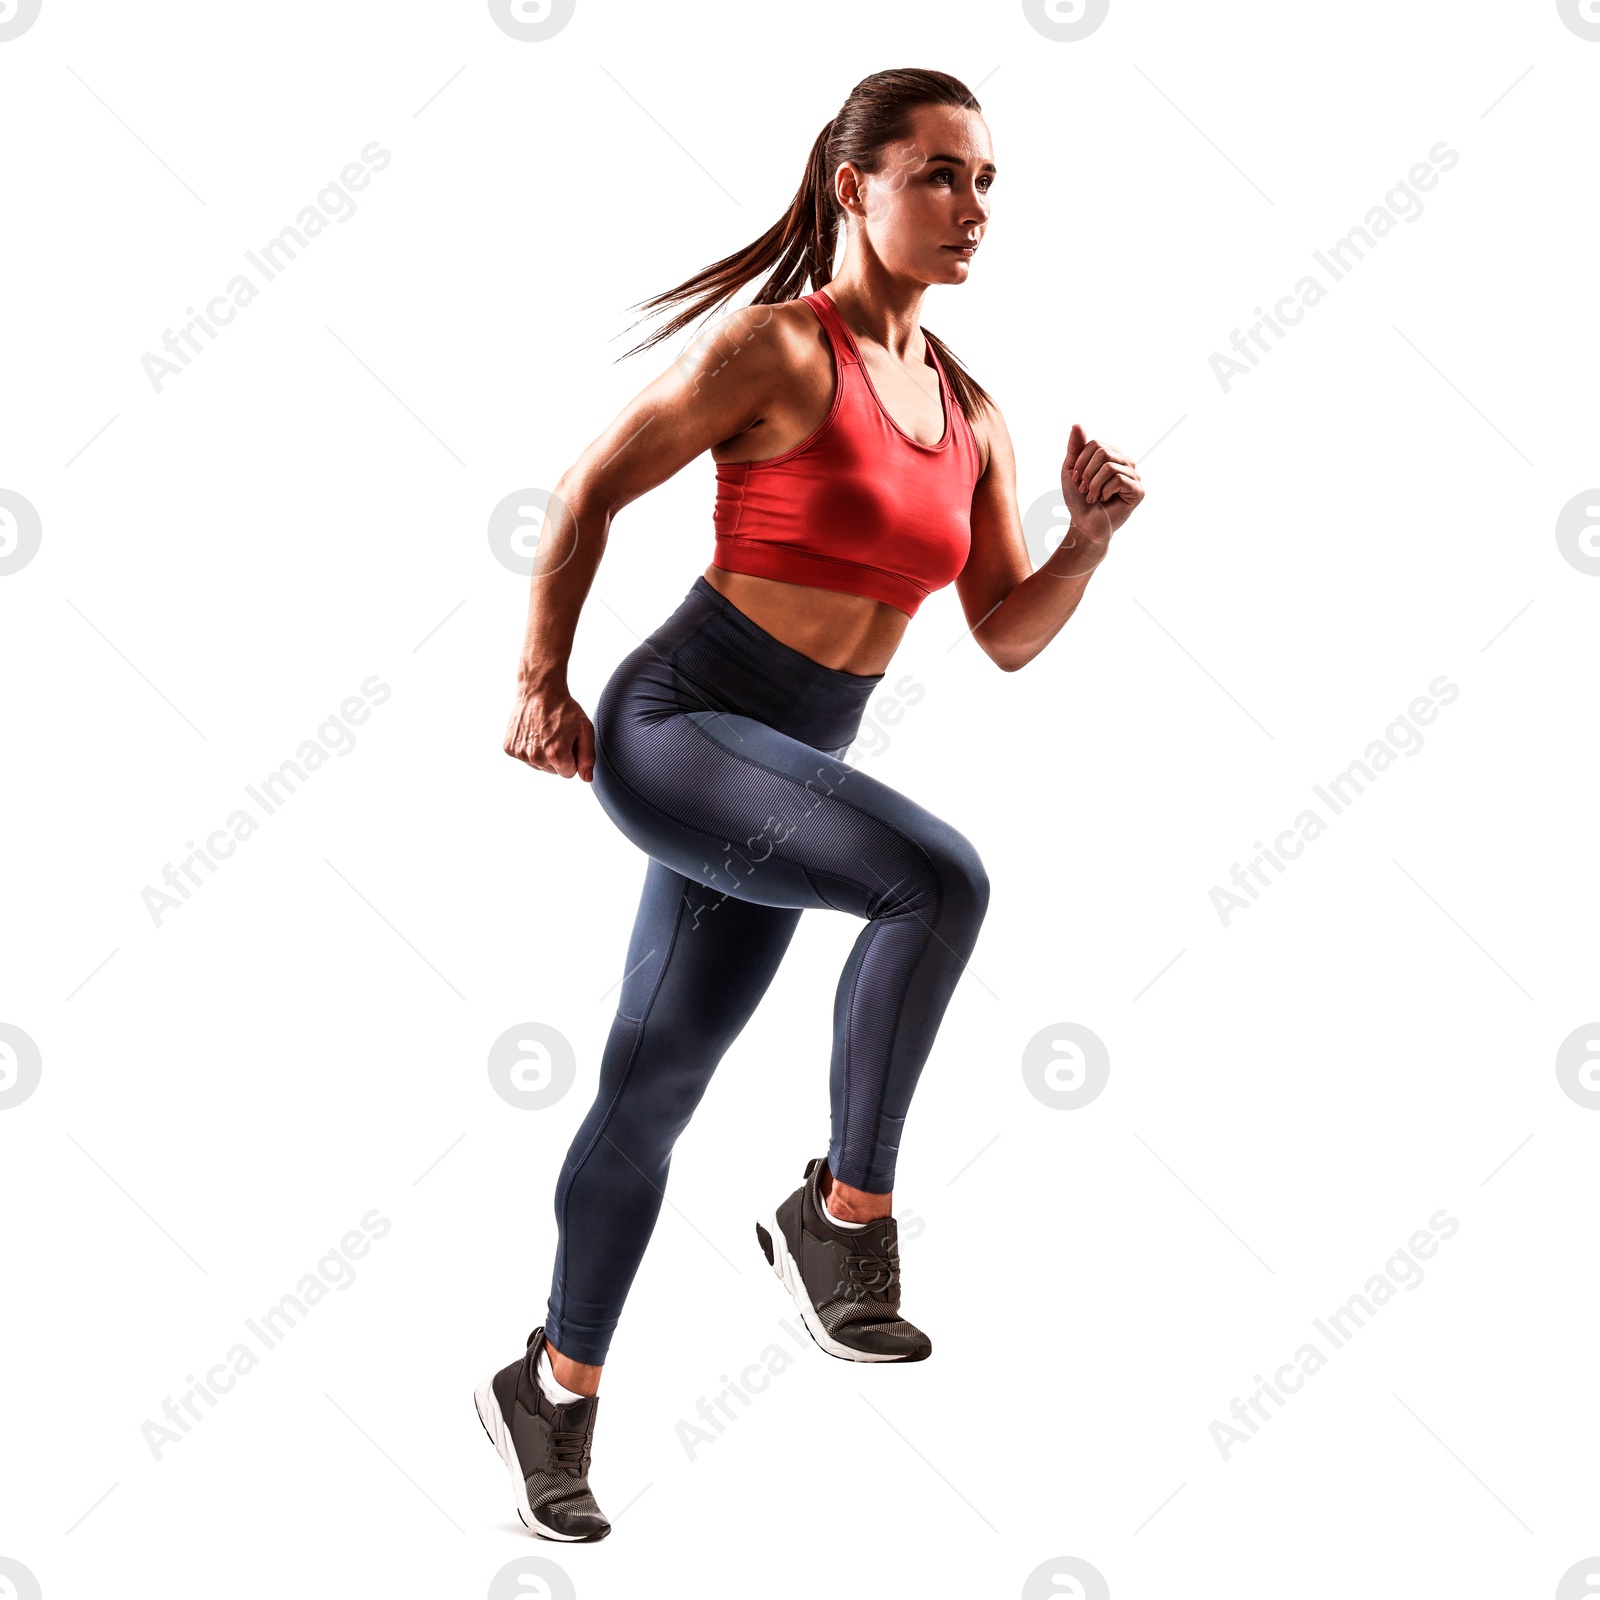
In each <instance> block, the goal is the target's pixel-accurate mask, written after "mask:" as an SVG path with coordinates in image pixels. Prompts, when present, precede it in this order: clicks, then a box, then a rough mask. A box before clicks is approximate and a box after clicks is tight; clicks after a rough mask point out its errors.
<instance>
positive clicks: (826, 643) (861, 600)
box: [705, 566, 911, 677]
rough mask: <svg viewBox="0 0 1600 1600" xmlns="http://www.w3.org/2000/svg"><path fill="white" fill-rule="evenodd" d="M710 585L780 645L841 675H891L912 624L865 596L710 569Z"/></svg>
mask: <svg viewBox="0 0 1600 1600" xmlns="http://www.w3.org/2000/svg"><path fill="white" fill-rule="evenodd" d="M705 580H706V582H707V583H709V584H710V585H711V587H712V588H713V589H715V590H716V591H717V593H718V594H720V595H722V596H723V597H724V598H725V599H726V600H728V601H730V602H731V603H732V604H733V605H735V606H737V607H738V608H739V610H741V611H742V612H744V614H745V615H746V616H747V617H749V619H750V620H751V621H752V622H753V623H755V625H756V626H757V627H758V628H765V629H766V631H767V632H768V633H770V634H771V635H772V636H773V638H775V639H776V640H778V642H779V643H780V644H786V645H788V647H789V648H790V649H791V650H798V651H799V652H800V654H801V655H803V656H810V657H811V659H812V660H813V661H816V662H819V663H820V664H821V665H822V666H825V667H832V668H833V669H834V670H835V671H836V672H853V673H855V674H856V675H857V676H860V677H875V676H876V675H877V674H878V673H880V672H886V671H887V670H888V667H889V662H890V660H891V659H892V658H893V656H894V653H895V651H896V650H897V649H898V648H899V647H900V640H901V637H902V635H903V634H904V633H905V631H906V625H907V624H908V623H909V622H910V621H911V618H910V617H908V616H907V615H906V614H905V612H903V611H902V610H900V608H899V607H898V606H891V605H889V604H887V603H886V602H884V601H882V600H869V599H868V598H867V597H866V596H865V595H859V594H842V593H840V592H839V591H837V590H834V589H817V588H814V587H813V586H812V585H810V584H807V583H782V582H779V581H778V580H777V579H776V578H757V577H755V576H753V575H752V574H750V573H746V572H729V571H727V570H726V569H725V568H722V567H718V566H709V567H707V568H706V570H705Z"/></svg>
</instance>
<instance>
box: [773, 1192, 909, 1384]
mask: <svg viewBox="0 0 1600 1600" xmlns="http://www.w3.org/2000/svg"><path fill="white" fill-rule="evenodd" d="M756 1241H757V1243H759V1244H760V1246H761V1253H762V1254H763V1255H764V1256H765V1257H766V1258H767V1264H768V1265H769V1266H770V1267H771V1268H772V1270H773V1271H774V1272H775V1273H777V1275H778V1282H779V1283H781V1284H782V1285H783V1286H784V1288H785V1289H787V1290H788V1291H789V1296H790V1298H791V1299H792V1300H793V1301H794V1303H795V1304H796V1305H797V1306H799V1308H800V1320H801V1321H802V1322H804V1323H805V1325H806V1332H807V1333H809V1334H810V1335H811V1340H812V1343H813V1344H815V1345H816V1347H817V1348H818V1349H819V1350H821V1351H822V1352H823V1353H824V1354H825V1355H830V1356H837V1357H838V1358H839V1360H841V1361H900V1362H903V1361H904V1360H905V1359H906V1358H905V1357H904V1356H881V1355H870V1354H868V1353H867V1352H866V1351H864V1350H852V1349H851V1348H850V1346H849V1345H847V1344H840V1343H839V1341H838V1340H837V1339H835V1338H834V1337H833V1335H832V1334H830V1333H829V1332H828V1330H827V1329H826V1328H825V1327H823V1325H822V1318H821V1317H819V1316H818V1315H817V1308H816V1307H815V1306H814V1305H812V1303H811V1296H810V1295H808V1294H807V1293H806V1286H805V1280H804V1279H803V1278H801V1276H800V1267H799V1264H798V1263H797V1262H796V1261H795V1259H794V1257H793V1256H792V1255H790V1254H789V1247H788V1244H787V1243H786V1242H785V1240H784V1236H783V1229H782V1228H780V1227H779V1226H778V1213H777V1211H776V1210H773V1211H769V1212H768V1213H767V1214H766V1216H764V1217H763V1218H762V1219H761V1220H760V1221H759V1222H757V1223H756Z"/></svg>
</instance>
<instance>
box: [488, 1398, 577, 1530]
mask: <svg viewBox="0 0 1600 1600" xmlns="http://www.w3.org/2000/svg"><path fill="white" fill-rule="evenodd" d="M472 1403H473V1405H474V1406H476V1407H477V1411H478V1421H479V1422H481V1423H482V1424H483V1431H484V1432H485V1433H486V1434H488V1435H489V1443H490V1444H492V1445H493V1446H494V1447H495V1449H496V1450H498V1451H499V1452H500V1459H501V1460H502V1461H503V1462H505V1464H506V1471H507V1472H509V1473H510V1474H511V1481H512V1483H514V1484H515V1485H516V1491H517V1516H518V1517H519V1518H520V1519H521V1521H522V1525H523V1527H525V1528H529V1529H531V1530H532V1531H533V1533H534V1535H535V1536H536V1537H538V1538H540V1539H559V1540H562V1541H563V1542H565V1543H568V1544H571V1543H576V1542H579V1541H580V1539H581V1536H580V1535H578V1534H572V1533H557V1532H556V1530H555V1529H554V1528H547V1527H546V1526H545V1525H544V1524H543V1523H542V1522H540V1521H539V1519H538V1518H537V1517H535V1516H534V1514H533V1507H532V1506H531V1505H529V1504H528V1480H527V1479H526V1478H524V1477H523V1476H522V1467H521V1464H520V1463H519V1462H518V1461H517V1447H516V1445H515V1444H513V1443H512V1441H511V1430H510V1429H509V1428H508V1427H507V1426H506V1419H505V1418H504V1417H503V1416H501V1414H500V1402H499V1401H498V1400H496V1399H495V1397H494V1374H493V1373H492V1372H491V1373H490V1374H489V1376H488V1377H487V1378H485V1379H484V1380H483V1382H482V1383H480V1384H479V1385H478V1387H477V1388H476V1389H475V1390H473V1393H472Z"/></svg>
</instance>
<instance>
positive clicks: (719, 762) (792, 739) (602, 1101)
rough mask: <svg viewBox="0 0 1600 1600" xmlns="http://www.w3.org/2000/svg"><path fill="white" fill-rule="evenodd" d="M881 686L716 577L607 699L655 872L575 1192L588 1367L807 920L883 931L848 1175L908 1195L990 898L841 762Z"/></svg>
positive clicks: (564, 1313) (856, 982)
mask: <svg viewBox="0 0 1600 1600" xmlns="http://www.w3.org/2000/svg"><path fill="white" fill-rule="evenodd" d="M882 680H883V674H882V673H878V674H876V675H874V676H865V675H862V674H859V673H852V672H840V671H837V670H836V669H834V668H832V667H825V666H823V665H821V663H819V662H816V661H813V660H812V659H811V658H810V657H809V656H806V655H802V654H801V653H800V652H799V651H797V650H792V649H790V648H789V646H788V645H786V644H783V643H782V642H781V641H779V640H778V639H775V638H774V637H773V636H772V635H771V634H770V633H768V632H767V631H766V630H765V629H764V628H761V627H758V626H757V625H756V623H754V622H753V621H752V620H751V619H750V618H749V617H747V616H746V615H745V614H744V613H743V612H742V611H740V610H739V609H738V608H737V607H736V606H734V605H733V604H732V603H731V602H730V601H728V600H726V599H725V598H724V597H723V596H722V595H720V594H719V593H718V592H717V591H716V590H715V589H713V588H712V587H711V585H710V584H709V583H707V582H706V580H705V579H704V578H703V577H701V578H696V579H695V582H694V586H693V588H692V589H690V591H689V593H688V595H687V596H686V597H685V598H684V601H683V603H682V605H680V606H679V607H678V609H677V610H676V611H675V612H674V613H673V614H672V616H671V617H669V618H668V619H667V621H666V622H664V623H663V624H662V625H661V626H660V627H659V628H657V629H656V631H655V632H654V633H653V634H651V635H650V637H649V638H648V639H647V640H646V641H645V642H644V643H643V644H641V645H640V646H639V647H638V648H637V649H636V650H634V651H632V652H631V653H630V654H629V655H628V656H626V657H625V658H624V659H623V661H622V662H621V664H620V665H619V666H618V667H617V669H616V671H615V672H614V673H613V674H612V676H611V678H610V681H609V682H608V683H607V684H606V687H605V690H604V691H603V693H602V694H601V696H600V700H599V702H598V704H597V706H596V708H595V716H594V729H595V765H594V784H593V789H594V793H595V795H596V796H597V798H598V799H599V801H600V804H601V805H602V806H603V807H604V808H605V811H606V813H607V815H608V816H610V818H611V819H612V821H614V822H615V823H616V825H617V826H618V827H619V828H620V829H621V830H622V832H623V833H624V834H626V835H627V837H628V838H629V839H631V840H632V841H633V842H634V843H635V844H636V845H638V847H639V848H640V849H641V850H643V851H644V852H645V854H646V855H647V856H649V858H650V860H649V862H648V863H647V866H646V870H645V880H644V894H643V896H642V898H641V900H640V903H639V911H638V917H637V919H636V921H635V922H634V926H633V934H632V938H631V940H630V942H629V945H628V953H627V960H626V962H625V964H624V967H623V971H624V974H625V976H624V978H623V982H622V990H621V998H620V1000H619V1003H618V1006H617V1013H616V1017H615V1019H614V1020H613V1022H612V1026H611V1033H610V1036H609V1038H608V1040H607V1043H606V1047H605V1052H604V1055H603V1056H602V1059H601V1063H600V1086H599V1092H598V1093H597V1094H596V1096H595V1100H594V1104H593V1105H592V1106H591V1107H590V1108H589V1113H588V1115H587V1116H586V1117H585V1118H584V1120H583V1123H582V1125H581V1126H580V1127H579V1129H578V1132H577V1135H576V1137H575V1138H574V1139H573V1141H572V1146H571V1148H570V1149H569V1150H568V1152H567V1157H566V1161H565V1163H564V1164H563V1166H562V1168H561V1176H560V1179H559V1180H558V1182H557V1185H556V1195H555V1211H556V1226H557V1229H558V1238H557V1245H556V1259H555V1271H554V1274H553V1278H552V1283H551V1289H550V1302H549V1310H548V1314H547V1317H546V1322H545V1331H546V1335H547V1337H548V1338H549V1340H550V1342H551V1343H552V1344H553V1345H554V1346H555V1347H556V1348H557V1349H558V1350H559V1351H560V1352H561V1353H562V1354H563V1355H565V1356H568V1357H570V1358H571V1359H572V1360H574V1361H582V1362H588V1363H593V1364H599V1363H602V1362H603V1361H604V1360H605V1356H606V1351H607V1349H608V1347H609V1346H610V1343H611V1336H612V1334H613V1332H614V1331H615V1329H616V1325H617V1320H618V1318H619V1317H620V1315H621V1312H622V1305H623V1301H624V1300H625V1299H626V1297H627V1293H628V1290H629V1288H630V1287H631V1286H632V1283H633V1279H634V1274H635V1273H636V1272H637V1271H638V1268H639V1263H640V1261H641V1260H642V1259H643V1257H644V1251H645V1246H646V1244H647V1243H648V1242H649V1238H650V1234H651V1231H652V1230H653V1228H654V1227H655V1222H656V1217H657V1215H658V1214H659V1212H660V1209H661V1202H662V1199H663V1192H664V1189H665V1186H666V1181H667V1168H668V1166H669V1164H670V1161H671V1156H672V1147H673V1145H674V1143H675V1142H676V1140H677V1138H678V1135H679V1134H680V1133H682V1132H683V1130H684V1128H685V1127H687V1126H688V1123H689V1118H690V1117H691V1116H693V1114H694V1109H695V1107H696V1106H697V1105H698V1104H699V1103H700V1098H701V1096H702V1095H703V1094H704V1093H705V1089H706V1085H707V1084H708V1083H709V1082H710V1079H711V1074H712V1072H713V1071H715V1069H716V1066H717V1063H718V1062H719V1061H720V1060H721V1059H722V1056H723V1054H724V1053H725V1052H726V1050H727V1049H728V1047H729V1045H731V1044H732V1043H733V1041H734V1040H735V1039H736V1038H737V1037H738V1035H739V1032H740V1030H741V1029H742V1028H743V1027H744V1025H745V1023H747V1022H748V1021H749V1020H750V1017H751V1015H752V1013H753V1012H754V1011H755V1008H756V1006H757V1004H758V1003H759V1002H760V999H761V997H762V995H763V994H764V993H765V992H766V990H767V986H768V985H769V984H770V983H771V981H772V978H773V975H774V974H775V973H776V971H777V969H778V964H779V962H780V961H781V960H782V959H783V953H784V951H785V950H786V949H787V948H788V945H789V941H790V939H791V938H792V937H793V935H794V930H795V927H796V925H797V924H798V923H799V920H800V913H801V912H802V911H803V910H806V909H808V908H810V909H816V910H824V911H845V912H849V913H850V914H851V915H852V916H857V917H860V918H862V919H863V921H864V925H863V927H862V929H861V933H860V936H859V937H858V938H857V939H856V942H855V946H854V948H853V949H852V950H851V952H850V956H849V959H848V960H847V961H846V962H845V966H844V972H843V973H842V975H841V976H840V979H839V987H838V992H837V995H836V998H835V1000H834V1009H833V1057H832V1065H831V1069H830V1074H829V1080H828V1081H829V1091H830V1096H831V1101H832V1118H833V1120H832V1138H831V1142H830V1143H829V1146H828V1167H829V1170H830V1171H831V1172H832V1173H833V1174H834V1176H835V1177H836V1178H838V1179H839V1181H840V1182H842V1183H847V1184H850V1185H852V1186H853V1187H855V1188H858V1189H866V1190H869V1191H871V1192H873V1193H879V1194H881V1193H883V1192H885V1191H887V1190H889V1189H892V1188H893V1187H894V1170H895V1157H896V1155H897V1153H898V1150H899V1144H900V1131H901V1126H902V1124H903V1123H904V1121H905V1116H906V1111H907V1108H908V1107H909V1105H910V1102H911V1094H912V1091H913V1090H914V1089H915V1087H916V1083H917V1078H918V1076H919V1074H920V1073H921V1071H922V1066H923V1063H924V1062H925V1061H926V1060H927V1057H928V1053H929V1051H930V1050H931V1049H932V1046H933V1040H934V1035H935V1034H936V1032H937V1031H938V1027H939V1023H940V1021H941V1020H942V1018H943V1016H944V1012H945V1007H946V1005H947V1004H948V1002H949V1000H950V995H951V992H952V991H953V990H954V988H955V986H956V982H957V980H958V979H959V978H960V976H961V972H962V969H963V968H964V966H965V965H966V961H967V958H968V956H969V955H970V954H971V953H972V948H973V945H974V944H975V943H976V941H977V937H978V929H979V927H980V925H981V924H982V922H983V916H984V912H985V910H986V909H987V906H988V902H989V880H988V877H987V876H986V875H985V873H984V870H983V863H982V862H981V861H980V860H979V859H978V853H977V851H976V850H974V849H973V847H972V845H971V843H970V842H969V841H968V840H967V839H966V838H965V837H964V836H963V835H962V834H960V833H958V832H957V831H956V830H955V829H954V828H952V827H951V826H950V825H949V824H948V823H946V822H941V821H940V820H939V818H938V817H936V816H934V815H933V814H932V813H931V812H929V811H925V810H924V809H923V808H922V807H921V806H919V805H917V804H916V803H915V802H914V801H911V800H908V799H907V798H906V797H905V796H904V795H902V794H900V793H898V792H897V791H896V790H894V789H891V788H890V787H889V786H888V785H887V784H884V783H880V782H879V781H878V780H877V779H876V778H873V777H870V776H869V775H868V774H866V773H864V772H862V771H860V770H859V769H857V768H855V767H850V766H847V765H846V764H845V763H844V762H843V761H842V760H841V759H840V757H841V756H843V754H844V752H845V751H846V750H848V749H849V747H850V745H851V743H852V742H853V741H854V739H855V737H856V733H857V730H858V729H859V727H860V724H861V718H862V715H863V713H864V712H865V710H866V706H867V701H868V699H869V698H870V696H871V695H872V693H873V691H874V690H875V689H876V688H877V687H878V685H879V684H880V683H881V682H882Z"/></svg>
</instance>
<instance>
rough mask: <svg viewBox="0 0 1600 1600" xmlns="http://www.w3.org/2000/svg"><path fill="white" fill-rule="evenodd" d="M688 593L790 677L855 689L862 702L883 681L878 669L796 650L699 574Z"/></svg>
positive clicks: (845, 688)
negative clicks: (850, 668)
mask: <svg viewBox="0 0 1600 1600" xmlns="http://www.w3.org/2000/svg"><path fill="white" fill-rule="evenodd" d="M689 593H690V594H691V595H699V596H700V598H701V599H702V600H706V601H709V602H710V603H711V604H712V605H714V606H716V607H717V609H718V610H719V611H721V613H722V614H723V616H724V617H725V618H726V619H727V620H728V621H729V622H730V623H732V624H733V626H734V627H735V628H737V629H738V630H739V632H740V633H742V634H743V635H744V636H745V637H746V638H747V639H749V640H750V642H751V644H752V645H753V646H754V647H755V648H757V649H759V650H764V651H767V652H769V653H770V654H771V655H772V657H773V659H774V661H775V662H777V663H781V666H782V669H783V671H785V672H786V673H788V674H789V675H790V676H791V677H793V676H798V677H801V678H803V679H805V680H807V681H808V682H812V683H819V684H829V685H832V686H833V687H834V688H836V689H838V690H841V691H843V692H846V693H848V692H849V691H850V690H855V691H856V692H857V693H859V694H860V695H861V696H862V700H863V703H865V700H866V697H867V696H868V695H870V694H871V692H872V690H873V689H874V688H875V687H876V686H877V685H878V684H880V683H882V682H883V679H884V674H883V673H881V672H873V673H862V672H844V671H841V670H840V669H839V668H838V667H828V666H824V665H823V664H822V662H820V661H814V660H812V658H811V657H810V656H808V655H806V654H805V652H804V651H801V650H796V649H795V648H794V647H793V646H792V645H787V644H785V643H784V642H783V641H782V640H781V639H778V638H775V637H774V636H773V635H772V634H770V633H768V632H767V630H766V629H765V628H763V627H762V626H761V625H760V623H758V622H756V621H755V620H754V619H753V618H751V617H748V616H746V615H745V613H744V612H742V611H741V610H740V609H739V608H738V606H736V605H735V604H734V603H733V602H732V601H731V600H730V599H729V598H728V597H727V596H726V595H725V594H723V593H721V591H720V590H717V589H714V588H712V586H711V585H710V584H709V583H707V582H706V580H705V575H704V574H703V573H702V574H701V575H700V576H699V577H698V578H696V579H695V580H694V583H693V584H692V585H691V586H690V589H689Z"/></svg>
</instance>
